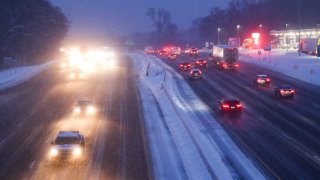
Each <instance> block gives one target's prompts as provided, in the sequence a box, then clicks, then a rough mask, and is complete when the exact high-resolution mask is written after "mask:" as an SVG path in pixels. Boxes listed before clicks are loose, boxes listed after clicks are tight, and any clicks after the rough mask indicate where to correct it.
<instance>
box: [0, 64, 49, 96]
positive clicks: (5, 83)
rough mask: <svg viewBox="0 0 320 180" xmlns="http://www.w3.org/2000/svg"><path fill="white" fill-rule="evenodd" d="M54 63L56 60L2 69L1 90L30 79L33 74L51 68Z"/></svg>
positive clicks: (0, 77)
mask: <svg viewBox="0 0 320 180" xmlns="http://www.w3.org/2000/svg"><path fill="white" fill-rule="evenodd" d="M54 63H55V62H54V61H50V62H48V63H45V64H41V65H35V66H26V67H17V68H12V69H8V70H4V71H0V90H3V89H7V88H9V87H12V86H15V85H17V84H20V83H22V82H24V81H27V80H29V79H30V78H32V77H33V76H35V75H37V74H39V73H40V72H42V71H44V70H46V69H47V68H49V67H50V66H51V65H52V64H54Z"/></svg>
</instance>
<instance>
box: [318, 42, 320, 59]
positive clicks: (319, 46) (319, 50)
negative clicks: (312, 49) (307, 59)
mask: <svg viewBox="0 0 320 180" xmlns="http://www.w3.org/2000/svg"><path fill="white" fill-rule="evenodd" d="M318 57H320V45H317V58H318Z"/></svg>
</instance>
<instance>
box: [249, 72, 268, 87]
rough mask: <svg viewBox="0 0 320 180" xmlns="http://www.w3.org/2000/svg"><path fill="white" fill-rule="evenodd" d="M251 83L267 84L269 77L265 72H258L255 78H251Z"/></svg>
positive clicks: (257, 84)
mask: <svg viewBox="0 0 320 180" xmlns="http://www.w3.org/2000/svg"><path fill="white" fill-rule="evenodd" d="M253 83H254V84H255V85H256V86H269V85H270V78H269V77H268V76H267V75H265V74H258V75H257V76H256V78H255V79H254V80H253Z"/></svg>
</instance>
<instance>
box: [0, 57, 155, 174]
mask: <svg viewBox="0 0 320 180" xmlns="http://www.w3.org/2000/svg"><path fill="white" fill-rule="evenodd" d="M57 67H58V66H55V67H52V68H51V69H49V70H47V71H45V72H43V73H41V74H40V75H37V76H36V77H34V78H33V79H31V80H30V81H27V82H24V83H23V84H20V85H18V86H15V87H13V88H10V89H7V90H3V91H0V117H1V121H0V179H139V180H140V179H151V178H150V177H152V173H151V172H150V165H149V157H148V156H149V155H148V153H147V152H148V149H147V145H146V143H145V140H144V138H145V135H144V128H143V119H142V117H143V116H142V112H141V110H140V102H139V97H138V95H137V90H136V83H135V76H134V75H133V73H134V72H133V68H132V65H131V61H130V60H129V58H128V57H126V56H120V59H119V61H118V65H117V66H116V67H114V68H107V69H103V70H101V71H96V72H95V73H92V74H90V75H88V76H86V77H85V79H84V80H79V81H70V80H67V76H68V75H67V73H66V71H65V70H61V69H59V68H57ZM78 100H92V101H94V102H95V103H96V104H98V105H99V111H98V112H97V114H96V115H94V116H90V117H89V116H76V115H74V114H73V107H74V105H75V103H76V102H77V101H78ZM59 130H79V131H80V133H82V134H83V135H84V138H85V153H84V160H83V161H82V162H79V163H75V162H61V163H56V164H53V163H51V162H50V161H48V152H49V149H50V142H51V141H53V140H54V139H55V137H56V135H57V134H58V132H59Z"/></svg>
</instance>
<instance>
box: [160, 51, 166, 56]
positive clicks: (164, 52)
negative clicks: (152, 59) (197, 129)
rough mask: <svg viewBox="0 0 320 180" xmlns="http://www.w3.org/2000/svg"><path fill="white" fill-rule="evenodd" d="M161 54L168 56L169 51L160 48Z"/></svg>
mask: <svg viewBox="0 0 320 180" xmlns="http://www.w3.org/2000/svg"><path fill="white" fill-rule="evenodd" d="M159 55H160V56H167V55H168V53H167V51H165V50H160V51H159Z"/></svg>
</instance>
